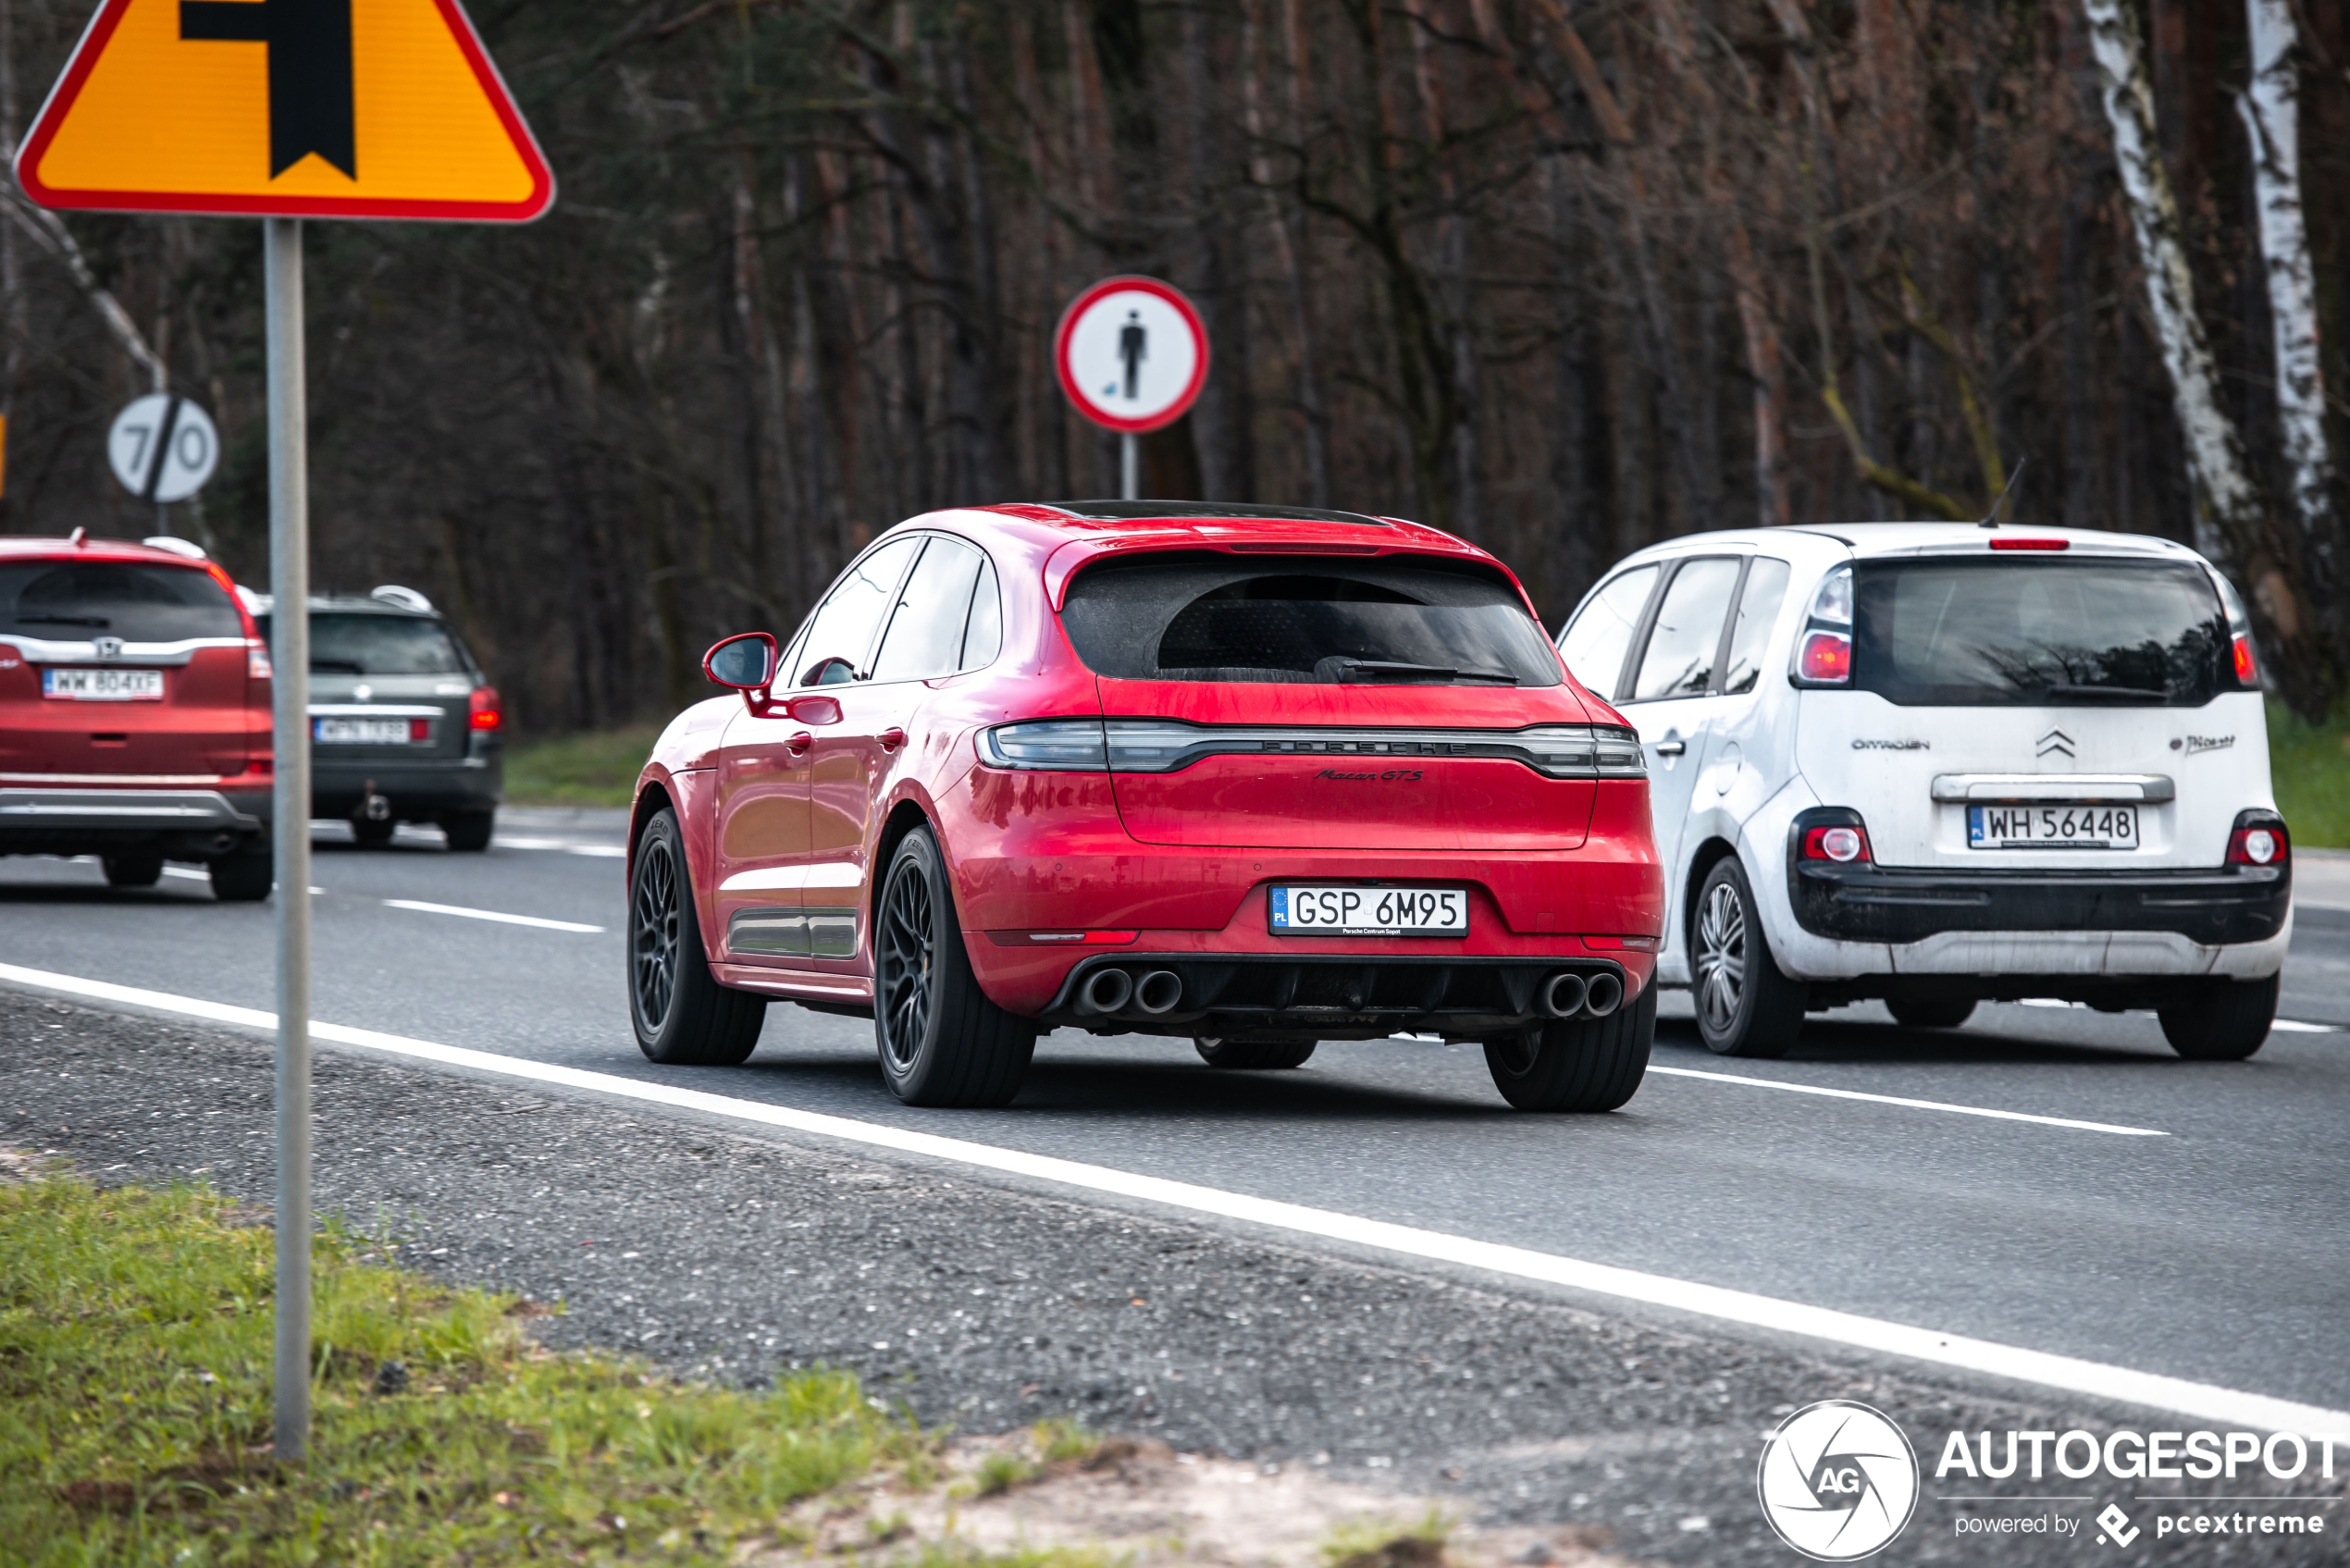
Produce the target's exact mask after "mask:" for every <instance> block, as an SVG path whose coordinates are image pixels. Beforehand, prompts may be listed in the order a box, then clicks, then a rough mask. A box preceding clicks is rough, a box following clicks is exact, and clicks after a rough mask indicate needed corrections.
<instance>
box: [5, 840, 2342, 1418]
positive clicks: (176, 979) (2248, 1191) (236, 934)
mask: <svg viewBox="0 0 2350 1568" xmlns="http://www.w3.org/2000/svg"><path fill="white" fill-rule="evenodd" d="M619 832H620V826H619V818H618V815H617V814H616V813H582V812H573V813H525V812H513V813H509V814H508V817H507V819H506V821H505V823H504V825H503V826H502V827H501V836H500V842H499V844H498V846H496V847H494V848H493V849H492V851H491V852H490V853H489V854H488V855H485V856H462V855H450V854H447V853H445V852H444V851H442V850H441V849H440V847H439V841H438V834H437V833H434V832H432V831H431V830H428V829H426V830H402V834H401V836H400V839H399V841H398V842H397V844H396V845H395V846H394V847H393V848H391V849H390V850H386V851H362V850H359V849H357V848H355V847H352V846H349V845H348V844H338V843H336V842H335V840H336V839H337V838H338V837H339V835H340V831H339V830H335V829H328V828H321V829H320V830H319V833H318V841H319V847H318V853H317V855H316V857H315V876H316V879H317V884H318V885H319V886H320V887H321V888H323V889H324V890H325V891H324V893H323V894H322V895H320V896H319V897H318V898H317V899H316V900H315V952H316V960H315V970H316V982H315V983H316V1007H315V1014H316V1016H317V1017H318V1018H320V1019H326V1020H329V1021H333V1022H338V1023H345V1024H352V1025H356V1026H360V1027H365V1028H370V1029H376V1030H381V1031H389V1032H393V1033H398V1034H403V1035H409V1036H414V1037H420V1038H423V1039H426V1040H432V1041H439V1042H442V1043H451V1044H457V1045H464V1046H470V1047H474V1048H476V1049H482V1050H489V1051H495V1052H501V1053H506V1054H511V1055H516V1056H526V1057H531V1058H534V1059H537V1060H540V1061H546V1062H556V1063H563V1064H566V1065H570V1066H575V1067H583V1068H594V1069H597V1070H600V1071H604V1072H609V1073H616V1074H622V1075H625V1076H629V1077H634V1078H639V1079H651V1080H671V1081H676V1082H680V1083H688V1084H690V1085H692V1086H694V1087H698V1088H704V1089H709V1090H712V1091H715V1092H718V1093H726V1094H730V1095H735V1096H739V1097H743V1098H748V1099H755V1100H762V1101H769V1102H773V1103H777V1104H784V1105H793V1106H798V1107H801V1108H804V1109H810V1110H818V1111H823V1112H829V1113H832V1114H835V1115H840V1116H847V1117H859V1118H862V1119H865V1120H869V1121H878V1122H883V1123H887V1124H890V1125H895V1126H903V1127H909V1128H917V1129H923V1130H932V1131H940V1132H946V1133H948V1134H951V1135H954V1136H958V1137H962V1138H967V1139H972V1140H976V1141H980V1142H989V1143H995V1144H999V1145H1003V1146H1006V1147H1010V1148H1016V1149H1021V1150H1028V1151H1033V1152H1037V1153H1043V1154H1057V1155H1060V1156H1064V1157H1068V1158H1073V1159H1079V1160H1084V1161H1089V1162H1093V1163H1095V1164H1100V1165H1107V1166H1112V1167H1118V1168H1120V1169H1126V1170H1133V1171H1139V1172H1143V1173H1145V1174H1149V1175H1156V1176H1163V1177H1169V1178H1173V1179H1181V1180H1187V1181H1193V1182H1198V1183H1202V1184H1205V1185H1208V1186H1213V1187H1218V1188H1222V1189H1226V1190H1229V1191H1240V1192H1244V1193H1250V1194H1255V1195H1260V1196H1265V1197H1272V1198H1280V1199H1287V1200H1290V1201H1293V1202H1298V1203H1304V1204H1312V1205H1316V1206H1318V1207H1322V1208H1328V1209H1335V1210H1339V1211H1342V1212H1344V1213H1347V1214H1353V1215H1360V1216H1368V1217H1371V1218H1375V1219H1382V1220H1391V1221H1394V1222H1398V1223H1403V1224H1408V1225H1414V1226H1419V1227H1425V1228H1429V1229H1434V1230H1440V1231H1444V1232H1448V1233H1453V1234H1459V1235H1466V1236H1469V1237H1474V1238H1478V1239H1481V1240H1487V1241H1502V1242H1507V1243H1510V1244H1514V1245H1517V1246H1523V1247H1527V1248H1532V1249H1536V1250H1539V1251H1543V1252H1550V1253H1564V1254H1566V1255H1569V1256H1573V1257H1577V1258H1582V1259H1587V1260H1592V1261H1597V1262H1602V1263H1608V1264H1614V1265H1619V1266H1626V1267H1631V1268H1638V1269H1641V1270H1646V1271H1650V1272H1652V1273H1657V1274H1663V1275H1667V1276H1670V1277H1673V1278H1681V1279H1692V1280H1698V1281H1701V1282H1704V1283H1709V1284H1716V1285H1725V1286H1730V1287H1734V1288H1737V1289H1740V1290H1752V1291H1756V1292H1760V1293H1763V1294H1766V1295H1771V1296H1775V1297H1782V1298H1786V1299H1789V1300H1794V1301H1798V1302H1803V1303H1812V1304H1816V1305H1822V1306H1828V1307H1835V1308H1840V1309H1843V1310H1847V1311H1851V1312H1856V1313H1861V1314H1866V1315H1872V1316H1876V1317H1883V1318H1888V1319H1892V1320H1894V1321H1897V1322H1901V1323H1907V1324H1912V1325H1918V1326H1922V1327H1931V1328H1936V1329H1941V1330H1947V1331H1952V1332H1957V1333H1962V1334H1966V1335H1971V1336H1974V1337H1978V1338H1982V1339H1986V1340H1997V1341H2001V1342H2005V1343H2009V1344H2015V1345H2021V1346H2025V1347H2028V1348H2032V1349H2036V1350H2044V1351H2051V1352H2060V1353H2064V1354H2068V1355H2073V1356H2079V1357H2083V1358H2085V1359H2089V1360H2093V1361H2099V1362H2106V1363H2112V1364H2120V1365H2123V1366H2127V1367H2132V1368H2135V1369H2138V1370H2143V1371H2150V1372H2158V1373H2162V1374H2167V1375H2170V1376H2174V1377H2186V1378H2191V1379H2195V1380H2197V1381H2202V1382H2208V1383H2216V1384H2220V1385H2223V1386H2226V1387H2230V1388H2234V1389H2245V1390H2251V1391H2255V1392H2259V1393H2266V1394H2271V1395H2275V1396H2279V1397H2282V1398H2289V1399H2293V1400H2297V1401H2305V1402H2308V1403H2313V1404H2319V1405H2325V1406H2329V1407H2331V1408H2336V1409H2345V1408H2350V1363H2345V1361H2344V1359H2343V1358H2342V1357H2341V1356H2340V1355H2338V1354H2337V1353H2334V1352H2335V1350H2336V1348H2337V1347H2338V1344H2339V1338H2338V1327H2337V1322H2336V1319H2337V1317H2338V1315H2339V1313H2340V1310H2341V1308H2342V1305H2343V1303H2344V1302H2345V1301H2350V1228H2344V1227H2343V1226H2342V1225H2341V1224H2340V1223H2339V1203H2340V1196H2341V1194H2342V1193H2343V1191H2344V1190H2345V1188H2350V1148H2346V1147H2345V1145H2344V1141H2343V1140H2342V1138H2341V1136H2340V1129H2341V1128H2342V1127H2343V1125H2344V1123H2345V1121H2346V1120H2350V1031H2327V1030H2302V1031H2280V1032H2279V1033H2278V1034H2276V1035H2275V1036H2273V1037H2272V1038H2271V1040H2270V1043H2269V1045H2268V1046H2267V1048H2266V1049H2265V1050H2264V1051H2263V1052H2262V1053H2261V1054H2260V1056H2257V1058H2255V1059H2254V1060H2253V1061H2251V1062H2249V1063H2245V1064H2232V1065H2212V1064H2195V1063H2187V1062H2182V1061H2179V1060H2177V1059H2176V1058H2174V1057H2173V1056H2171V1053H2170V1052H2169V1050H2168V1048H2167V1047H2166V1046H2165V1045H2164V1043H2163V1042H2162V1039H2161V1035H2160V1033H2159V1031H2158V1027H2157V1026H2156V1023H2155V1021H2154V1019H2152V1018H2151V1017H2147V1016H2136V1015H2131V1016H2121V1017H2109V1016H2102V1015H2097V1014H2094V1013H2089V1012H2087V1011H2085V1010H2083V1009H2078V1008H2062V1007H2053V1006H2051V1007H2033V1006H1991V1007H1985V1008H1983V1009H1981V1010H1980V1011H1979V1012H1978V1014H1977V1016H1976V1019H1975V1020H1974V1021H1973V1023H1972V1024H1971V1025H1970V1026H1969V1027H1967V1028H1966V1029H1963V1030H1960V1031H1948V1032H1922V1031H1904V1030H1902V1029H1900V1028H1899V1027H1898V1026H1895V1025H1894V1024H1892V1022H1891V1021H1890V1019H1889V1018H1887V1017H1886V1015H1885V1014H1884V1013H1883V1012H1882V1011H1881V1010H1879V1009H1877V1008H1876V1007H1874V1006H1867V1007H1855V1008H1851V1009H1848V1010H1846V1011H1843V1012H1840V1013H1837V1014H1832V1015H1827V1016H1825V1017H1824V1018H1822V1019H1816V1020H1815V1021H1814V1023H1813V1025H1812V1028H1811V1030H1810V1031H1808V1034H1807V1038H1806V1042H1805V1044H1804V1045H1803V1046H1802V1047H1801V1048H1800V1050H1799V1052H1798V1053H1797V1055H1796V1056H1793V1057H1791V1058H1789V1059H1788V1060H1787V1061H1784V1062H1778V1063H1729V1062H1724V1061H1721V1060H1719V1059H1717V1058H1713V1057H1712V1056H1708V1055H1707V1054H1706V1053H1705V1052H1704V1051H1703V1050H1702V1048H1701V1046H1699V1044H1698V1043H1697V1042H1696V1038H1695V1033H1694V1031H1693V1029H1691V1028H1690V1027H1689V1026H1688V1024H1687V1023H1686V1022H1675V1021H1672V1020H1671V1019H1668V1020H1667V1021H1666V1022H1664V1024H1663V1025H1661V1026H1660V1029H1659V1038H1658V1043H1657V1050H1656V1055H1655V1058H1654V1065H1655V1066H1656V1067H1657V1068H1662V1069H1680V1071H1683V1072H1689V1071H1694V1072H1701V1073H1728V1074H1730V1075H1732V1076H1733V1077H1735V1078H1740V1079H1747V1080H1768V1081H1770V1082H1775V1083H1787V1084H1801V1085H1813V1086H1821V1087H1829V1088H1835V1089H1839V1090H1843V1091H1848V1092H1857V1093H1865V1094H1878V1095H1886V1096H1892V1097H1899V1098H1906V1099H1913V1100H1923V1101H1931V1102H1936V1103H1941V1104H1946V1105H1955V1106H1965V1107H1975V1108H1982V1109H1990V1110H1997V1111H2006V1112H2016V1113H2022V1114H2024V1115H2026V1116H2035V1117H2049V1118H2059V1119H2060V1120H2068V1121H2086V1122H2094V1123H2098V1124H2104V1125H2109V1126H2113V1127H2119V1128H2124V1129H2131V1130H2140V1131H2145V1132H2156V1133H2160V1134H2163V1136H2128V1135H2124V1134H2122V1133H2118V1132H2109V1131H2098V1130H2084V1129H2081V1128H2074V1127H2068V1126H2059V1125H2050V1124H2048V1123H2044V1122H2037V1121H2016V1120H2002V1119H1994V1118H1989V1117H1980V1116H1972V1115H1963V1114H1957V1113H1955V1112H1952V1111H1946V1110H1934V1109H1923V1108H1915V1107H1911V1106H1904V1105H1889V1104H1882V1103H1876V1102H1872V1101H1855V1100H1850V1099H1842V1098H1830V1097H1824V1096H1815V1095H1809V1094H1798V1093H1775V1092H1771V1091H1770V1090H1768V1089H1765V1088H1762V1087H1761V1086H1759V1085H1757V1084H1753V1083H1741V1082H1735V1081H1725V1080H1722V1079H1719V1078H1700V1077H1686V1076H1678V1075H1676V1074H1675V1073H1672V1072H1666V1071H1659V1072H1654V1073H1651V1077H1650V1079H1649V1080H1648V1082H1647V1083H1646V1085H1645V1086H1644V1087H1643V1088H1642V1090H1641V1092H1640V1093H1639V1096H1638V1097H1637V1098H1636V1099H1635V1100H1634V1101H1633V1102H1632V1103H1631V1105H1629V1106H1627V1107H1626V1109H1625V1110H1624V1111H1622V1112H1620V1113H1618V1114H1615V1115H1613V1116H1609V1117H1527V1116H1522V1115H1518V1114H1515V1113H1513V1112H1511V1111H1509V1110H1508V1109H1507V1108H1506V1107H1504V1106H1503V1105H1502V1104H1501V1102H1500V1100H1499V1098H1498V1097H1497V1096H1496V1095H1495V1093H1494V1092H1493V1090H1492V1087H1491V1084H1490V1081H1489V1080H1488V1079H1487V1077H1486V1073H1485V1068H1484V1065H1483V1062H1482V1059H1481V1057H1480V1056H1479V1054H1478V1051H1477V1050H1476V1049H1475V1048H1474V1047H1444V1046H1441V1045H1434V1044H1426V1043H1411V1042H1404V1041H1388V1042H1378V1043H1360V1044H1332V1045H1326V1046H1325V1047H1323V1049H1322V1051H1321V1052H1320V1053H1319V1054H1318V1055H1317V1056H1316V1058H1315V1059H1314V1061H1313V1062H1312V1063H1311V1064H1310V1066H1309V1067H1308V1068H1306V1069H1305V1070H1303V1071H1301V1072H1296V1073H1290V1074H1242V1075H1226V1074H1218V1073H1212V1072H1210V1071H1209V1070H1207V1069H1206V1068H1205V1067H1203V1066H1202V1065H1201V1064H1200V1063H1199V1062H1197V1060H1196V1059H1195V1058H1194V1056H1192V1053H1191V1052H1190V1050H1189V1048H1188V1046H1186V1045H1184V1044H1181V1043H1174V1042H1164V1041H1156V1040H1150V1039H1145V1038H1142V1037H1129V1038H1120V1039H1114V1040H1103V1039H1096V1038H1095V1037H1092V1036H1089V1035H1084V1034H1082V1033H1076V1032H1072V1031H1063V1032H1061V1033H1058V1034H1056V1035H1053V1036H1051V1037H1049V1038H1048V1039H1047V1040H1046V1041H1045V1042H1044V1043H1042V1044H1041V1045H1040V1047H1039V1050H1038V1053H1037V1058H1036V1065H1035V1068H1034V1069H1033V1073H1032V1076H1031V1078H1030V1080H1029V1086H1028V1088H1027V1089H1026V1090H1025V1091H1024V1092H1023V1093H1022V1094H1021V1096H1020V1100H1019V1101H1018V1102H1017V1103H1016V1104H1015V1105H1013V1106H1011V1107H1010V1108H1008V1109H1006V1110H1003V1111H996V1112H939V1111H921V1110H911V1109H908V1108H906V1107H903V1106H900V1105H897V1103H896V1102H895V1101H893V1100H892V1099H891V1098H890V1097H889V1096H888V1094H887V1093H886V1092H885V1091H884V1089H883V1087H882V1084H881V1080H880V1078H879V1076H878V1073H877V1070H876V1068H875V1067H874V1064H873V1060H872V1038H871V1031H870V1026H867V1025H864V1024H861V1023H859V1022H856V1021H853V1020H848V1019H832V1018H825V1017H821V1016H818V1015H815V1014H810V1013H807V1012H804V1011H802V1010H800V1009H798V1008H797V1007H792V1006H782V1005H778V1006H773V1007H772V1008H771V1009H770V1011H769V1014H768V1022H767V1026H766V1031H765V1034H764V1036H763V1038H762V1040H761V1046H760V1050H759V1052H758V1054H757V1055H756V1056H753V1057H752V1058H751V1060H750V1061H749V1062H748V1064H746V1065H745V1066H744V1067H742V1068H735V1069H725V1070H713V1069H699V1070H693V1069H677V1068H658V1067H655V1066H653V1065H652V1064H649V1063H648V1062H646V1061H644V1060H643V1059H642V1057H641V1056H638V1054H637V1051H636V1049H635V1046H634V1044H633V1042H632V1041H631V1039H630V1036H629V1032H628V1029H627V1024H626V1021H625V1011H624V1000H623V994H622V962H621V953H622V938H621V934H620V921H621V914H622V908H621V890H620V875H621V864H622V862H621V860H620V858H619V845H618V838H619ZM418 906H427V907H418ZM455 910H475V911H486V912H489V913H494V914H500V915H507V916H519V917H524V918H526V919H528V920H538V921H548V922H554V923H553V924H546V925H526V924H514V923H510V922H508V921H501V920H483V919H478V918H473V917H470V916H467V915H464V914H460V913H455V912H451V911H455ZM0 923H5V925H6V930H7V940H6V961H8V962H11V963H15V964H18V965H21V966H24V967H27V968H31V969H43V970H49V971H55V972H59V973H64V974H68V975H75V976H80V977H85V978H93V979H101V980H108V981H114V982H119V983H125V984H130V985H137V986H142V987H146V988H150V989H154V990H157V991H164V992H169V993H174V994H181V995H189V996H196V997H202V998H205V999H208V1000H213V1001H219V1002H227V1003H233V1004H239V1005H242V1006H254V1007H262V1008H266V1007H268V1006H271V1005H272V993H273V984H272V978H271V967H270V966H271V953H272V949H271V944H270V928H271V915H270V911H269V909H268V907H266V906H221V905H216V904H214V903H213V902H212V901H211V899H210V896H209V894H208V892H207V890H206V888H205V884H204V883H203V882H202V881H201V880H199V879H198V878H197V877H196V876H194V875H192V874H184V873H183V874H175V875H170V876H167V878H166V879H165V882H164V884H163V885H162V886H160V887H159V888H157V889H156V890H155V891H154V892H152V893H122V892H117V891H114V890H110V889H107V888H105V886H104V885H103V883H102V881H101V878H100V877H99V875H98V871H97V869H96V867H95V866H94V865H88V864H77V863H64V862H55V861H39V860H26V859H14V860H6V861H0ZM578 927H597V928H600V929H595V930H582V929H575V928H578ZM2345 982H2350V912H2333V911H2327V910H2322V909H2310V908H2305V909H2304V910H2303V911H2302V913H2301V916H2300V918H2299V923H2298V927H2297V930H2296V934H2295V939H2294V949H2293V958H2292V962H2291V965H2290V966H2289V968H2288V969H2287V970H2286V989H2285V996H2286V1001H2285V1006H2284V1008H2283V1016H2284V1017H2286V1018H2288V1019H2294V1020H2297V1021H2300V1022H2303V1023H2305V1024H2320V1025H2322V1024H2341V1025H2344V1026H2345V1027H2346V1028H2350V983H2345ZM1674 1006H1675V1003H1674V1001H1673V999H1671V998H1669V997H1668V1001H1667V1010H1668V1012H1670V1011H1672V1010H1673V1008H1674ZM1684 1010H1685V1009H1684Z"/></svg>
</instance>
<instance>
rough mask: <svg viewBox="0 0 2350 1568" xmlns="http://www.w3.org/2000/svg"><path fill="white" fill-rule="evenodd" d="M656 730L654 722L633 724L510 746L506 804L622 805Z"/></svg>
mask: <svg viewBox="0 0 2350 1568" xmlns="http://www.w3.org/2000/svg"><path fill="white" fill-rule="evenodd" d="M660 735H661V726H660V725H658V724H637V725H631V726H629V727H628V728H625V729H618V730H590V731H588V732H587V733H586V734H584V735H558V736H556V737H554V738H552V739H550V740H533V741H525V742H523V743H521V744H520V745H510V746H508V747H506V804H507V805H509V806H625V805H627V804H628V802H629V800H630V798H631V797H632V796H634V795H635V793H636V789H637V773H638V772H641V771H642V770H643V768H644V766H645V759H646V758H647V757H648V756H649V755H651V753H652V748H653V742H654V741H655V740H656V739H658V738H659V737H660Z"/></svg>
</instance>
